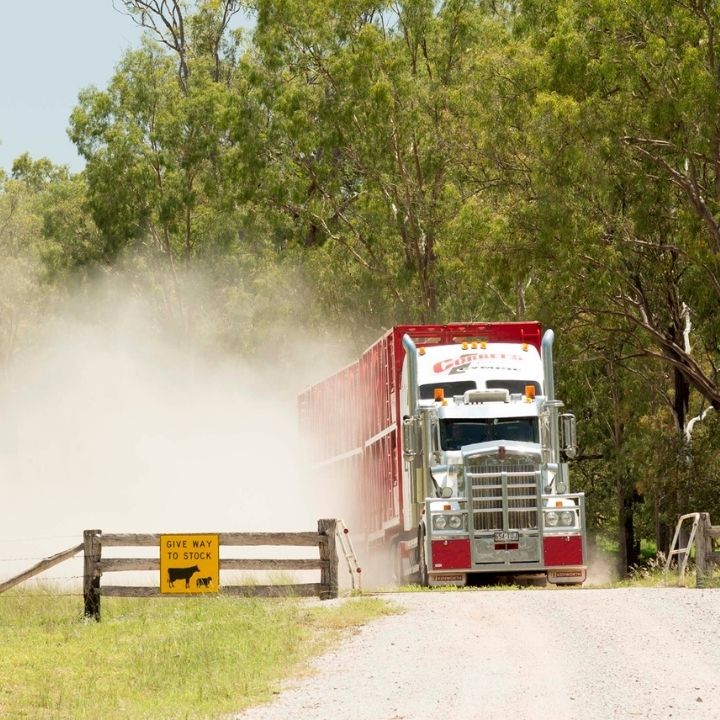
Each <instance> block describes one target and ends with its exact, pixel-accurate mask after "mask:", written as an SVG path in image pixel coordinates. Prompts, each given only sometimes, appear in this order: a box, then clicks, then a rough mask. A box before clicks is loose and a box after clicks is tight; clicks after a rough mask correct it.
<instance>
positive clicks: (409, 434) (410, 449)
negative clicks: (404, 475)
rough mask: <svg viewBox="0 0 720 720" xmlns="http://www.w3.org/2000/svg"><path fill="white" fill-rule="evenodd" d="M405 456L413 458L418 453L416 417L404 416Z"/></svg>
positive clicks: (408, 458)
mask: <svg viewBox="0 0 720 720" xmlns="http://www.w3.org/2000/svg"><path fill="white" fill-rule="evenodd" d="M402 427H403V457H404V458H405V459H406V460H412V459H413V458H414V457H415V456H416V455H417V453H418V448H417V422H416V420H415V418H411V417H406V418H403V425H402Z"/></svg>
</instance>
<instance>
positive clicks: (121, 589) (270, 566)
mask: <svg viewBox="0 0 720 720" xmlns="http://www.w3.org/2000/svg"><path fill="white" fill-rule="evenodd" d="M336 533H337V520H319V521H318V530H317V532H294V533H218V539H219V544H220V546H221V547H222V546H226V547H228V546H236V547H239V546H285V547H290V546H294V547H317V548H318V550H319V557H318V558H304V559H297V560H292V559H241V558H222V556H221V557H220V560H219V568H220V570H221V571H222V570H271V571H272V570H320V582H316V583H301V584H286V585H225V584H223V585H222V588H221V592H222V594H223V595H234V596H242V597H283V596H288V595H292V596H295V597H320V598H321V599H323V600H325V599H330V598H336V597H337V596H338V554H337V547H336ZM160 538H161V535H160V534H159V533H144V534H107V535H104V534H103V533H102V531H101V530H86V531H85V533H84V543H83V549H84V553H85V568H84V581H83V598H84V605H85V615H86V616H88V617H93V618H95V619H96V620H99V619H100V598H101V597H103V596H104V597H167V595H166V594H164V593H162V592H161V590H160V587H159V586H154V587H139V586H134V585H133V586H131V585H103V584H102V583H101V579H102V577H103V575H104V574H106V573H110V572H127V571H133V570H151V571H153V570H160V559H159V558H103V556H102V551H103V548H107V547H157V548H158V549H159V548H160Z"/></svg>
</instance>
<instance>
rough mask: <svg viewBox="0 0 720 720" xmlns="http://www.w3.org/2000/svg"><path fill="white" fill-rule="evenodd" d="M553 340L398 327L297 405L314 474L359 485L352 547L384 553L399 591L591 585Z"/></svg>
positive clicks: (521, 331)
mask: <svg viewBox="0 0 720 720" xmlns="http://www.w3.org/2000/svg"><path fill="white" fill-rule="evenodd" d="M553 340H554V334H553V332H552V330H548V331H546V332H545V334H544V335H542V331H541V327H540V324H539V323H536V322H518V323H465V324H449V325H401V326H397V327H394V328H392V329H391V330H390V331H389V332H387V333H386V334H385V335H383V337H381V338H380V339H379V340H378V341H377V342H375V343H374V344H373V345H372V346H371V347H370V348H368V350H366V351H365V352H364V353H363V354H362V356H361V357H360V358H359V360H357V361H356V362H354V363H352V364H351V365H349V366H347V367H346V368H344V369H342V370H340V371H339V372H337V373H336V374H334V375H332V376H331V377H328V378H327V379H325V380H323V381H322V382H320V383H318V384H316V385H314V386H312V387H310V388H308V389H307V390H306V391H305V392H303V393H302V394H301V395H300V398H299V412H300V424H301V430H303V431H304V433H305V434H306V436H308V437H309V439H310V440H311V444H312V447H313V453H314V457H313V458H312V461H313V465H314V472H316V473H321V474H322V476H323V477H326V478H327V479H328V480H329V481H339V480H340V479H341V478H342V479H343V480H344V481H345V482H348V481H349V482H350V486H351V487H352V488H354V490H353V492H354V494H355V498H354V502H356V503H357V505H358V508H359V510H360V513H359V517H360V525H361V527H359V528H356V529H355V532H354V535H355V537H356V542H355V544H356V547H361V548H363V549H364V552H365V553H370V554H373V553H377V554H380V551H381V550H382V549H386V550H387V549H389V550H390V551H391V557H392V559H393V560H392V563H393V568H392V569H393V571H394V575H395V576H396V578H397V579H398V580H399V581H407V580H415V581H417V582H420V583H421V584H423V585H448V584H455V585H464V584H466V583H467V582H468V580H469V579H472V577H473V576H474V575H479V574H485V575H487V574H496V575H508V574H510V575H521V574H533V575H537V574H540V573H542V574H544V575H546V576H547V579H548V580H549V581H550V582H552V583H556V584H580V583H582V582H584V580H585V578H586V563H585V557H586V535H585V505H584V495H583V494H582V493H571V492H569V477H568V463H567V461H568V459H572V458H573V457H574V456H575V453H576V446H575V418H574V416H573V415H572V414H570V413H561V412H560V410H561V408H562V407H563V403H562V402H560V401H559V400H557V399H556V398H555V385H554V375H553V360H552V346H553ZM358 535H359V538H358ZM366 557H367V556H366Z"/></svg>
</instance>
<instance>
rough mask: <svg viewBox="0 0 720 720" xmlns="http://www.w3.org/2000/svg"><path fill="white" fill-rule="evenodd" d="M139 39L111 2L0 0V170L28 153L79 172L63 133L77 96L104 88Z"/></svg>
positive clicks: (135, 28) (8, 168)
mask: <svg viewBox="0 0 720 720" xmlns="http://www.w3.org/2000/svg"><path fill="white" fill-rule="evenodd" d="M116 4H117V5H120V4H121V3H120V2H116ZM140 35H141V32H140V29H139V28H138V27H137V26H136V25H135V24H134V23H133V21H132V20H131V19H130V18H129V17H127V16H125V15H122V14H121V13H119V12H118V11H117V10H115V9H113V4H112V0H32V2H31V1H29V0H0V168H3V169H5V170H6V171H9V170H10V167H11V165H12V161H13V160H14V159H15V158H16V157H17V156H18V155H21V154H22V153H23V152H29V153H30V154H31V155H32V156H33V157H43V156H45V157H48V158H50V160H52V161H53V162H55V163H62V164H66V165H69V166H70V168H71V169H72V170H80V169H82V166H83V163H82V161H81V159H80V158H79V157H78V155H77V153H76V152H75V147H74V145H73V144H72V143H71V142H70V140H69V138H68V136H67V133H66V129H67V126H68V117H69V116H70V112H71V110H72V109H73V107H74V106H75V104H76V103H77V96H78V92H79V91H80V90H81V89H82V88H84V87H87V86H88V85H96V86H97V87H104V86H105V85H106V84H107V82H108V80H109V79H110V77H111V76H112V73H113V69H114V67H115V65H116V64H117V62H118V61H119V60H120V57H121V56H122V54H123V52H125V50H127V49H128V48H130V47H136V46H138V45H139V43H140Z"/></svg>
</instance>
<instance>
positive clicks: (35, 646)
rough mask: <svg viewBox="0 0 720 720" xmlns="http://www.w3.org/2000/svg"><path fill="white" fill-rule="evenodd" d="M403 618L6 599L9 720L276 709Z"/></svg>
mask: <svg viewBox="0 0 720 720" xmlns="http://www.w3.org/2000/svg"><path fill="white" fill-rule="evenodd" d="M388 612H391V610H390V609H389V607H388V606H387V605H386V604H385V603H384V602H382V601H380V600H377V599H371V598H358V599H350V600H347V601H345V602H341V603H328V604H327V605H325V604H318V605H317V606H315V605H309V604H308V603H304V602H302V601H299V600H293V599H287V600H270V601H268V600H256V599H234V598H223V597H202V598H182V599H169V598H162V599H154V600H147V599H110V598H108V599H105V600H103V619H102V622H100V623H96V622H94V621H88V620H86V619H85V618H83V617H82V599H81V598H78V597H64V596H58V595H55V594H52V593H39V592H10V593H7V594H5V595H0V647H2V653H1V654H0V717H2V718H8V720H15V719H19V718H28V720H29V719H30V718H32V719H33V720H50V719H52V720H59V719H60V718H62V719H65V718H67V719H68V720H85V719H86V718H87V719H89V718H93V719H94V720H95V719H97V718H103V720H113V719H114V718H118V719H119V718H122V719H123V720H138V719H140V718H143V719H145V718H152V719H153V720H154V719H155V718H157V719H158V720H162V719H164V718H168V719H169V718H173V719H174V720H177V719H178V718H184V719H187V720H191V719H196V718H217V717H221V716H223V715H226V714H227V713H231V712H233V711H239V710H241V709H243V708H244V707H247V706H249V705H252V704H256V703H258V702H262V701H263V700H266V699H267V698H268V697H269V696H270V695H271V694H272V692H273V691H274V690H277V688H278V687H279V682H280V680H281V679H282V678H285V677H287V676H288V674H289V673H292V672H299V671H301V670H302V668H303V661H304V660H306V659H307V658H308V656H309V655H311V654H313V653H317V652H318V651H320V650H322V649H323V648H325V647H326V646H327V644H328V643H329V642H330V641H331V640H332V639H333V638H335V637H337V635H338V633H340V632H342V631H344V630H346V629H347V628H352V627H354V626H357V625H359V624H362V623H364V622H367V621H368V620H370V619H372V618H374V617H377V616H379V615H383V614H386V613H388Z"/></svg>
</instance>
